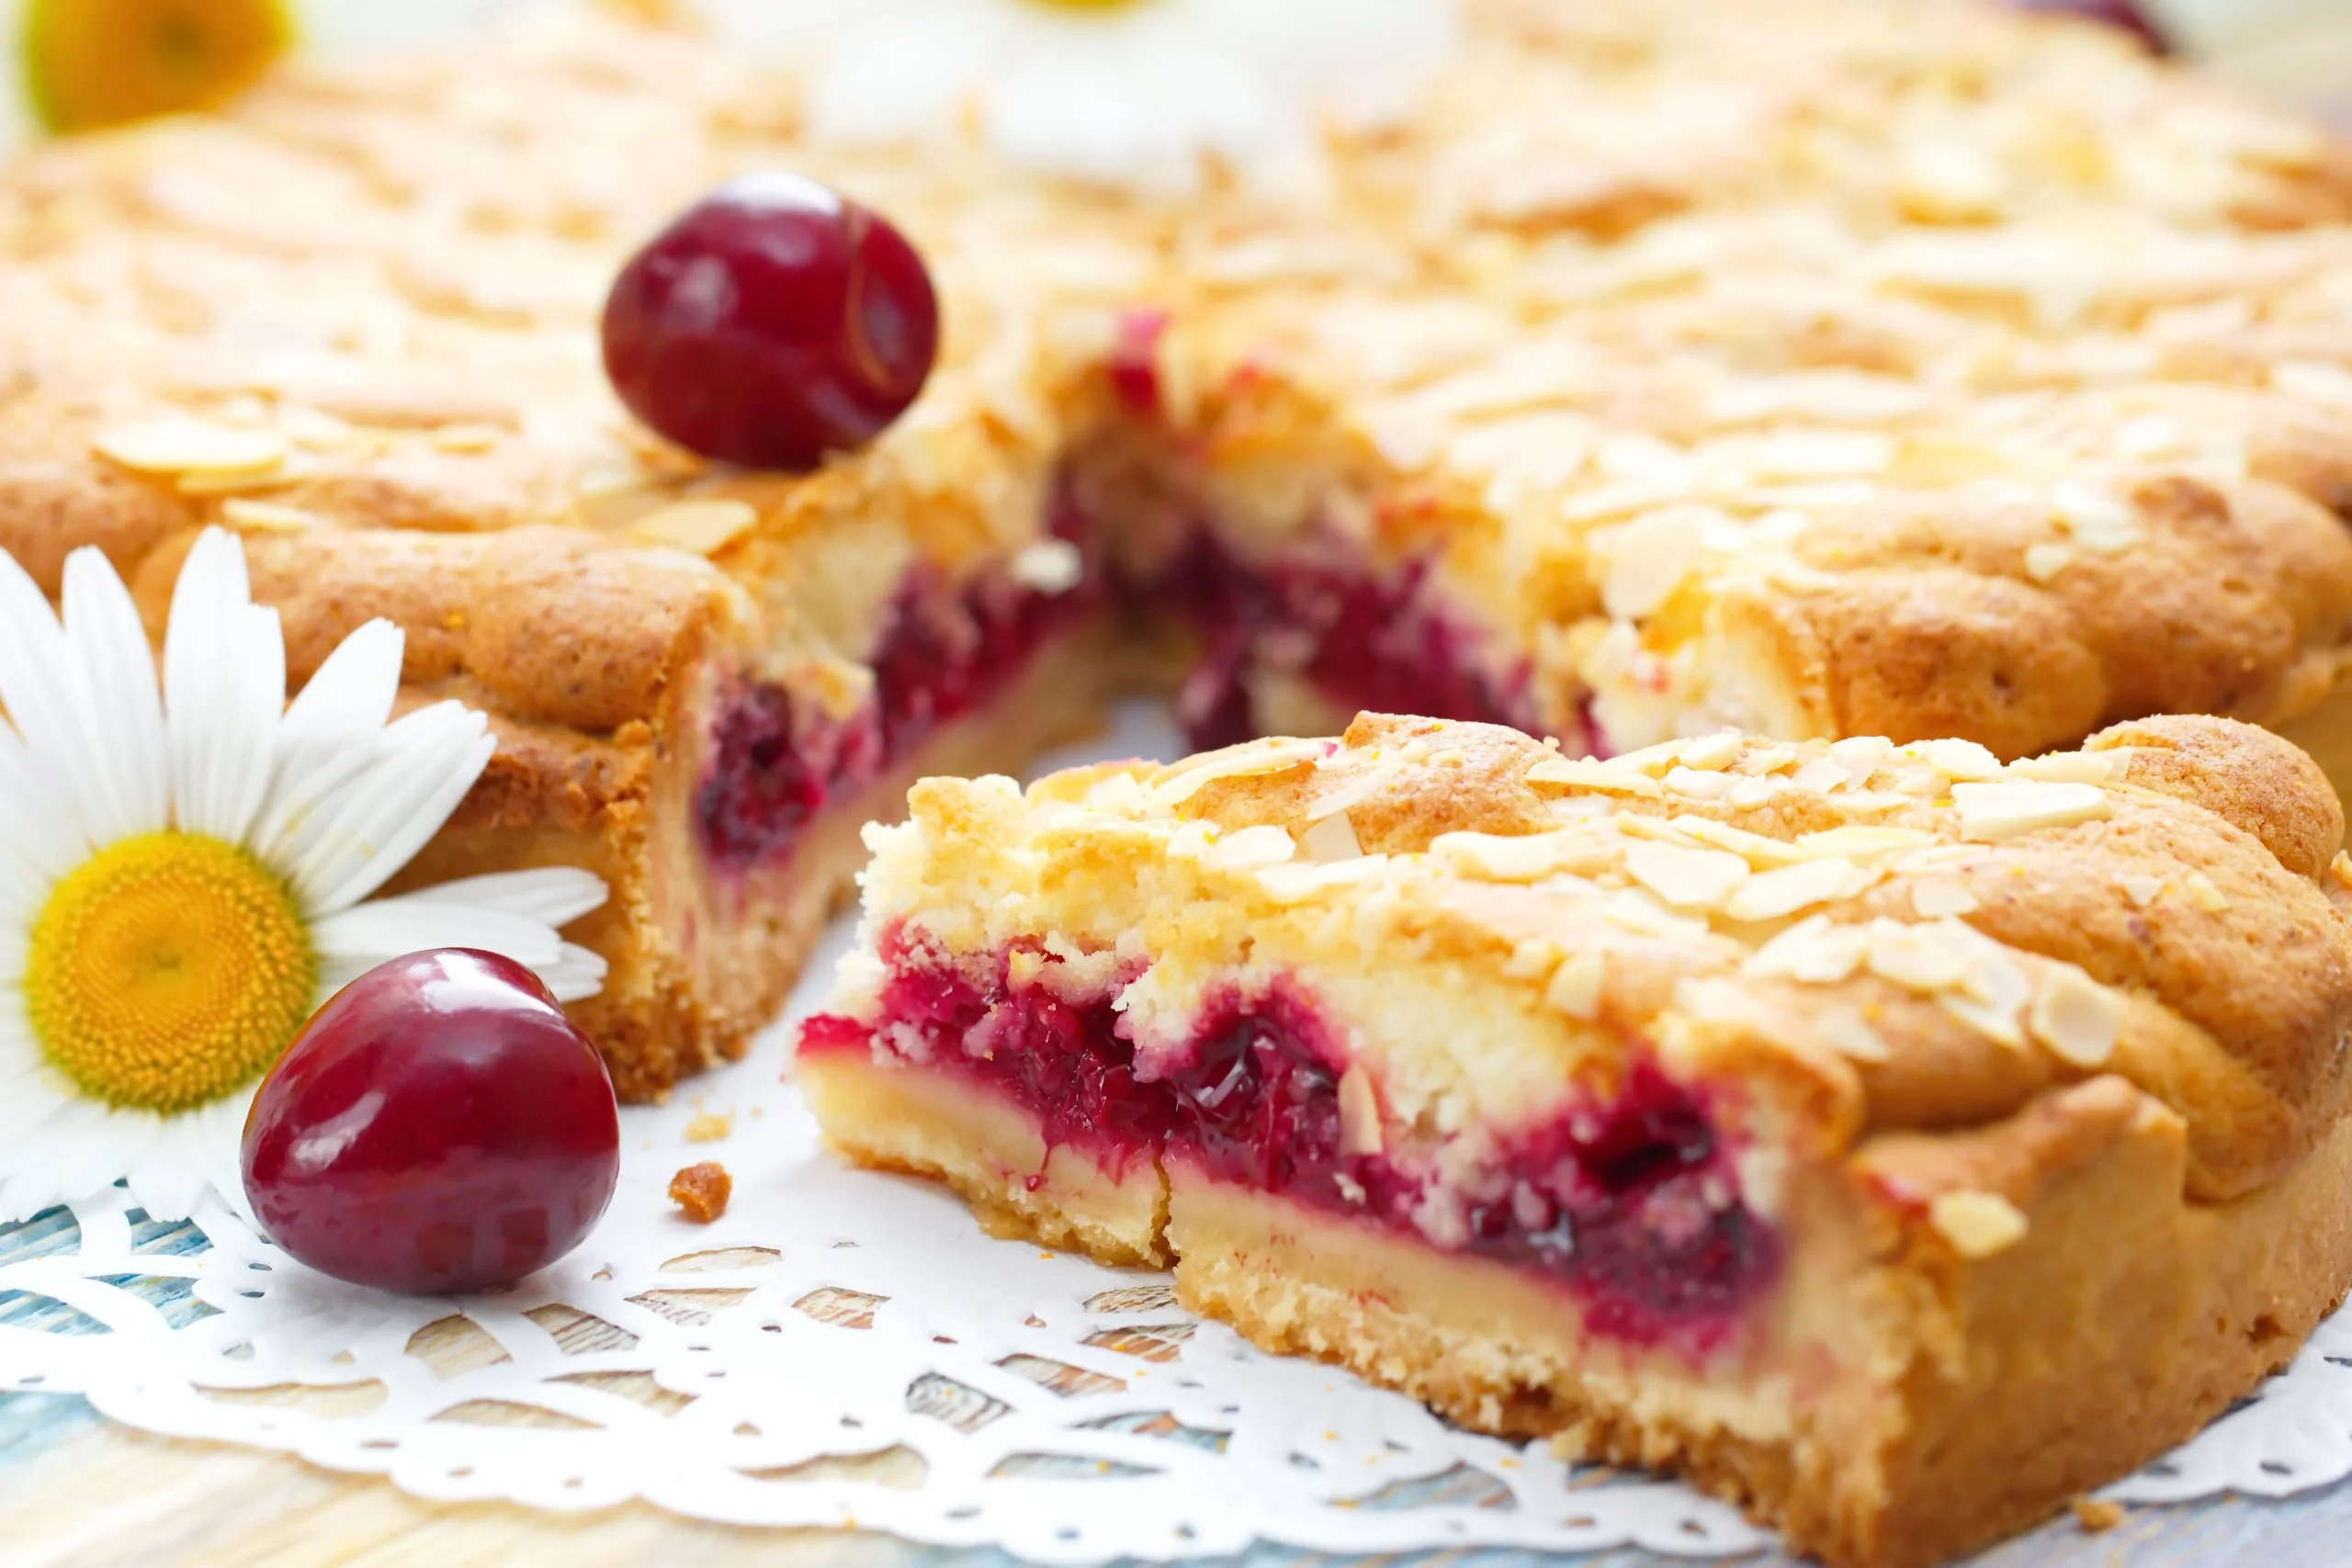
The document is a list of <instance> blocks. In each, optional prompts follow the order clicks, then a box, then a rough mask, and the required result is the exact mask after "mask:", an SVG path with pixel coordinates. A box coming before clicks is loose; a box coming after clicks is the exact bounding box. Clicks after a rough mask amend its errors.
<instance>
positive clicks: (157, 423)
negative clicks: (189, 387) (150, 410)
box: [90, 416, 286, 474]
mask: <svg viewBox="0 0 2352 1568" xmlns="http://www.w3.org/2000/svg"><path fill="white" fill-rule="evenodd" d="M90 446H91V448H92V449H93V450H95V451H96V453H97V454H98V456H100V457H106V458H108V459H110V460H112V461H113V462H116V463H119V464H120V465H121V466H122V467H124V468H129V469H131V470H132V471H133V472H135V473H141V474H246V473H259V472H262V471H264V470H266V469H270V468H276V467H277V466H278V465H279V464H280V463H283V462H284V461H285V460H286V438H285V437H284V436H282V435H280V434H277V432H276V431H274V430H247V429H240V428H239V427H237V426H235V425H230V424H213V423H209V422H207V421H204V420H198V419H188V418H185V417H181V416H172V417H167V418H164V419H158V420H152V421H149V422H148V423H143V424H128V425H121V426H119V427H117V428H116V429H113V430H108V431H103V432H101V433H100V434H98V435H97V436H96V438H95V439H94V440H92V441H91V443H90Z"/></svg>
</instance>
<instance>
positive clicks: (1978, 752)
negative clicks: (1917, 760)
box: [1920, 740, 2001, 780]
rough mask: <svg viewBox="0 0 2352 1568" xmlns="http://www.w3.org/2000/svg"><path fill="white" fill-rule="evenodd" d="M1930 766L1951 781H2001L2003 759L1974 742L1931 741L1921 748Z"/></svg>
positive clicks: (1921, 752)
mask: <svg viewBox="0 0 2352 1568" xmlns="http://www.w3.org/2000/svg"><path fill="white" fill-rule="evenodd" d="M1920 755H1921V756H1922V758H1923V759H1924V760H1925V761H1926V762H1927V764H1928V766H1929V767H1931V768H1933V769H1935V770H1936V772H1938V773H1941V774H1943V776H1944V777H1946V778H1948V779H1962V780H1977V779H1997V778H1999V777H2000V776H2001V759H2000V758H1998V757H1996V756H1995V755H1993V753H1992V752H1991V751H1990V750H1987V749H1986V748H1985V747H1982V746H1979V745H1978V744H1977V743H1976V742H1975V741H1973V740H1930V741H1928V743H1927V745H1925V746H1924V747H1922V748H1920Z"/></svg>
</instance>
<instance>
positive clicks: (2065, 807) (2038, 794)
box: [1951, 780, 2112, 843]
mask: <svg viewBox="0 0 2352 1568" xmlns="http://www.w3.org/2000/svg"><path fill="white" fill-rule="evenodd" d="M1951 799H1952V805H1953V807H1955V808H1956V809H1957V810H1958V811H1959V813H1960V830H1961V832H1962V835H1964V836H1965V837H1967V838H1970V839H1973V840H1977V841H1978V842H1980V843H1985V842H1993V841H1996V840H2002V839H2013V838H2016V837H2017V836H2018V835H2019V834H2021V833H2031V832H2036V831H2039V830H2040V829H2044V828H2068V827H2072V826H2074V825H2075V824H2076V823H2078V822H2097V821H2100V820H2102V819H2104V818H2106V817H2108V816H2109V813H2110V811H2111V809H2112V807H2110V806H2109V802H2108V798H2107V792H2106V791H2105V790H2103V789H2100V788H2099V787H2098V785H2096V784H2045V783H2042V782H2041V781H2039V780H2030V781H2028V782H2025V783H2022V784H2008V783H2003V784H1954V785H1952V787H1951Z"/></svg>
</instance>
